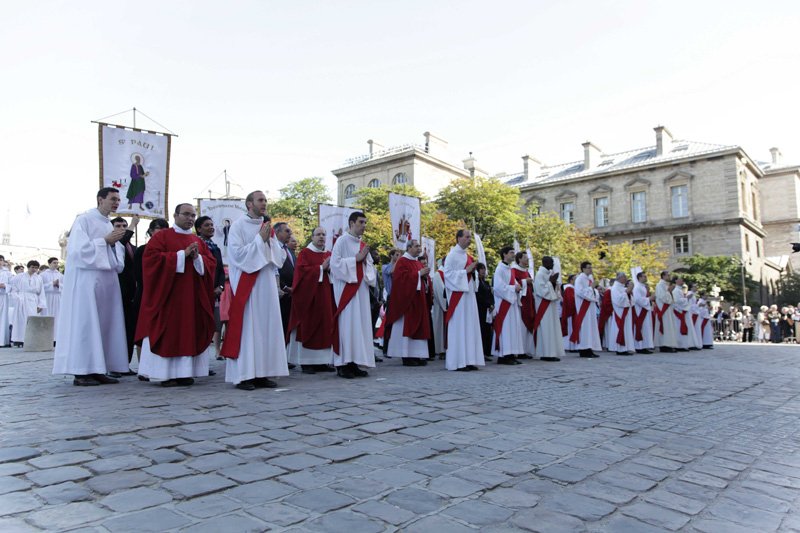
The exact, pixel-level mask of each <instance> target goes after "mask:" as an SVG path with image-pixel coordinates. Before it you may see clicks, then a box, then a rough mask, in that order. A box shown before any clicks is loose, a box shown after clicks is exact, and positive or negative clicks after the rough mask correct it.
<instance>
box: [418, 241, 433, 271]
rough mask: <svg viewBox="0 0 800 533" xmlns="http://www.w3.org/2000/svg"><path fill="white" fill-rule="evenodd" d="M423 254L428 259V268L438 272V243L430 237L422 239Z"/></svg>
mask: <svg viewBox="0 0 800 533" xmlns="http://www.w3.org/2000/svg"><path fill="white" fill-rule="evenodd" d="M421 244H422V253H423V254H425V256H427V258H428V267H429V268H430V269H431V271H432V272H436V270H437V268H436V241H435V240H434V239H431V238H430V237H422V243H421Z"/></svg>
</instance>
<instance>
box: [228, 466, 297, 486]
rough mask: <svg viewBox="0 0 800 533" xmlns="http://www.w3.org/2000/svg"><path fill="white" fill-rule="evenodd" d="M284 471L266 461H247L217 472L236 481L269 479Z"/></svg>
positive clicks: (246, 481) (245, 481)
mask: <svg viewBox="0 0 800 533" xmlns="http://www.w3.org/2000/svg"><path fill="white" fill-rule="evenodd" d="M284 473H286V471H285V470H283V469H282V468H278V467H276V466H272V465H270V464H266V463H248V464H244V465H238V466H232V467H230V468H225V469H222V470H220V471H219V474H222V475H223V476H225V477H229V478H231V479H232V480H234V481H236V482H238V483H250V482H253V481H261V480H262V479H269V478H272V477H275V476H279V475H281V474H284Z"/></svg>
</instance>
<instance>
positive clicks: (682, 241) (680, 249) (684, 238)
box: [672, 235, 689, 255]
mask: <svg viewBox="0 0 800 533" xmlns="http://www.w3.org/2000/svg"><path fill="white" fill-rule="evenodd" d="M672 244H673V246H672V248H673V250H674V251H675V255H686V254H688V253H689V236H688V235H675V236H674V237H672Z"/></svg>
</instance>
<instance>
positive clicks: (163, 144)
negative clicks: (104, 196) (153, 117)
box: [98, 124, 172, 218]
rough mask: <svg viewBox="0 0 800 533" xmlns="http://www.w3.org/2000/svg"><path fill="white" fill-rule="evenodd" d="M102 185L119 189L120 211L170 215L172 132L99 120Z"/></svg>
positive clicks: (148, 215)
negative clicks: (116, 124) (169, 192)
mask: <svg viewBox="0 0 800 533" xmlns="http://www.w3.org/2000/svg"><path fill="white" fill-rule="evenodd" d="M98 137H99V143H100V187H114V188H116V189H119V195H120V197H121V199H122V201H121V202H120V204H119V209H117V213H118V214H120V215H133V214H138V215H140V216H145V217H151V218H168V213H169V211H168V209H167V200H168V198H167V190H168V189H167V187H168V185H169V157H170V148H171V144H172V142H171V135H169V134H166V133H157V132H151V131H142V130H137V129H131V128H126V127H124V126H115V125H112V124H100V126H99V131H98Z"/></svg>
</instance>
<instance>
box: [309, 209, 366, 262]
mask: <svg viewBox="0 0 800 533" xmlns="http://www.w3.org/2000/svg"><path fill="white" fill-rule="evenodd" d="M318 207H319V225H320V227H322V228H323V229H324V230H325V249H326V250H328V251H331V250H333V243H335V242H336V239H338V238H339V237H341V236H342V235H344V233H345V232H346V231H347V230H348V228H349V226H348V221H347V219H348V218H349V217H350V213H352V212H353V211H358V209H353V208H352V207H342V206H340V205H329V204H319V206H318Z"/></svg>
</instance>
